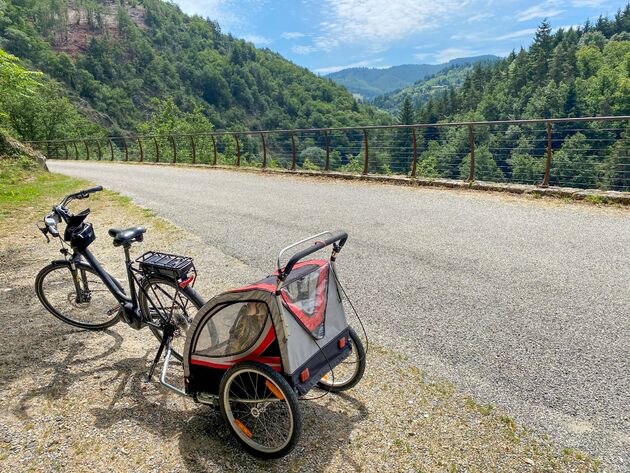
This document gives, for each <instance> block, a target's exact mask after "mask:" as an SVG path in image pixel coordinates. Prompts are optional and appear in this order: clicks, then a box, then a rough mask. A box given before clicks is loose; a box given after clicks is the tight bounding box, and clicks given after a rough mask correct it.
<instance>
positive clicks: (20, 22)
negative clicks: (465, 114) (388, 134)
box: [0, 0, 390, 140]
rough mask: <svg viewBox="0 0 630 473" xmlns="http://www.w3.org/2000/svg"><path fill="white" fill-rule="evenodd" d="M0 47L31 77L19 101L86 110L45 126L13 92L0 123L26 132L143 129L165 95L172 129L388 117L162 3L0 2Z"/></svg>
mask: <svg viewBox="0 0 630 473" xmlns="http://www.w3.org/2000/svg"><path fill="white" fill-rule="evenodd" d="M0 44H1V47H2V48H3V49H4V51H6V52H7V53H9V54H12V55H14V56H16V57H18V58H19V59H20V60H21V62H22V64H23V66H24V67H26V68H28V69H31V70H35V71H39V72H41V73H42V76H41V80H40V81H41V83H42V86H41V87H40V89H39V92H38V94H36V95H33V96H31V97H30V99H29V100H28V102H29V103H28V107H29V108H33V109H39V110H38V111H44V112H45V111H46V109H48V110H51V109H52V110H56V109H58V108H62V109H64V108H65V106H66V105H67V104H66V103H58V100H61V101H62V102H63V101H64V100H65V99H67V100H69V101H70V102H71V103H73V104H74V105H75V109H76V110H77V111H79V112H80V113H81V114H82V115H83V116H85V117H86V118H88V122H86V123H83V125H82V126H79V127H78V128H77V127H76V126H75V124H74V123H73V124H72V126H69V127H65V128H62V129H51V128H50V127H47V126H45V122H46V120H45V119H44V120H39V121H40V122H43V123H38V121H34V120H32V119H30V118H29V117H27V116H24V114H23V113H20V108H21V107H20V104H21V103H22V102H24V100H25V98H24V97H23V96H21V97H20V98H18V99H17V100H15V101H14V102H13V103H10V102H11V101H10V100H5V101H3V107H4V108H5V110H7V111H8V112H9V113H8V115H9V117H12V119H10V120H9V121H8V122H7V121H5V122H4V123H3V126H5V127H10V128H11V129H13V130H14V131H15V132H16V134H17V135H18V137H20V138H22V139H25V140H39V139H51V138H53V137H62V136H78V135H81V134H85V133H88V134H89V135H94V134H95V133H98V132H99V130H100V131H101V133H103V134H111V135H118V134H124V133H127V132H130V133H135V132H140V131H147V126H150V123H152V122H154V120H153V121H152V120H151V117H152V116H153V115H154V114H156V113H157V114H159V113H161V112H162V110H163V109H164V108H165V107H168V106H169V104H170V103H174V104H175V106H176V109H177V119H178V122H179V123H178V124H177V126H176V129H174V130H170V131H173V132H175V131H182V129H186V130H187V131H210V130H211V129H213V128H214V129H230V130H241V129H243V130H244V129H260V128H262V129H270V128H289V127H295V126H298V127H323V126H349V125H358V124H368V123H376V122H380V121H385V122H387V121H388V120H390V119H389V117H388V116H387V114H385V113H382V112H379V111H377V110H376V109H374V108H373V107H369V106H364V105H360V104H357V103H356V101H355V100H354V99H353V97H352V95H351V94H350V93H349V92H348V91H347V90H346V89H344V88H343V87H341V86H338V85H336V84H334V83H333V82H332V81H330V80H327V79H323V78H320V77H317V76H316V75H315V74H313V73H311V72H310V71H308V70H307V69H305V68H302V67H298V66H296V65H295V64H293V63H291V62H289V61H287V60H285V59H284V58H282V57H281V56H280V55H278V54H276V53H274V52H272V51H270V50H267V49H257V48H255V47H254V46H253V45H252V44H251V43H248V42H246V41H244V40H240V39H236V38H234V37H232V36H230V35H226V34H223V33H222V32H221V28H220V26H219V25H218V24H217V23H216V22H214V21H210V20H207V19H203V18H201V17H198V16H188V15H185V14H184V13H182V12H181V11H180V10H179V8H178V7H177V6H176V5H174V4H171V3H167V2H164V1H161V0H139V1H129V0H120V1H113V0H101V1H95V0H74V1H71V0H12V1H10V2H7V1H6V0H0ZM59 97H62V98H59ZM50 104H52V106H50ZM51 113H52V114H54V115H58V112H56V111H55V112H52V111H51ZM89 122H93V123H94V124H95V126H91V125H90V124H89ZM73 129H76V130H77V132H76V134H75V133H72V130H73ZM84 136H85V135H84Z"/></svg>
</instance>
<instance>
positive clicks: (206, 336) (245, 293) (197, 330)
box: [184, 252, 351, 395]
mask: <svg viewBox="0 0 630 473" xmlns="http://www.w3.org/2000/svg"><path fill="white" fill-rule="evenodd" d="M334 254H335V253H334V252H333V255H334ZM289 264H290V263H289ZM289 264H287V266H286V268H285V269H284V270H279V271H277V272H275V273H273V274H272V275H270V276H268V277H266V278H264V279H262V280H260V281H258V282H256V283H254V284H251V285H249V286H246V287H243V288H240V289H234V290H231V291H228V292H225V293H223V294H220V295H218V296H216V297H214V298H213V299H211V300H210V301H208V302H207V303H206V304H205V305H204V306H203V307H202V308H201V309H200V310H199V312H198V313H197V315H196V316H195V320H194V321H193V323H192V325H191V327H190V330H189V332H188V337H187V341H186V347H185V349H184V353H185V354H186V355H185V357H184V375H185V382H186V388H187V392H188V393H189V394H192V395H197V394H202V393H203V394H210V395H215V394H218V391H219V385H220V382H221V378H222V376H223V375H224V373H225V372H226V371H227V370H228V369H229V368H231V367H232V366H234V365H235V364H237V363H240V362H244V361H255V362H259V363H263V364H265V365H267V366H269V367H270V368H272V369H273V370H274V371H276V372H278V373H281V374H282V375H283V377H284V378H285V379H286V380H287V382H288V383H289V385H290V386H291V387H292V388H293V389H294V390H296V391H297V392H298V393H299V394H301V395H304V394H306V393H307V392H308V391H309V390H310V389H311V388H312V387H313V386H314V385H315V384H316V383H317V382H318V381H319V380H320V379H321V378H322V376H324V375H325V374H326V373H328V372H330V371H333V376H334V368H335V367H336V366H337V365H338V364H339V363H340V362H342V361H343V360H344V358H346V357H347V356H348V355H349V354H350V350H351V348H350V343H349V327H348V323H347V321H346V314H345V312H344V308H343V304H342V302H341V294H340V288H339V286H338V282H337V277H336V274H335V268H334V256H333V258H331V260H329V261H326V260H308V261H301V262H294V264H292V265H291V266H289ZM287 269H289V272H287Z"/></svg>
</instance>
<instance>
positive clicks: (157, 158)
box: [153, 136, 160, 163]
mask: <svg viewBox="0 0 630 473" xmlns="http://www.w3.org/2000/svg"><path fill="white" fill-rule="evenodd" d="M153 144H154V145H155V162H156V163H159V162H160V143H158V139H157V137H156V136H154V137H153Z"/></svg>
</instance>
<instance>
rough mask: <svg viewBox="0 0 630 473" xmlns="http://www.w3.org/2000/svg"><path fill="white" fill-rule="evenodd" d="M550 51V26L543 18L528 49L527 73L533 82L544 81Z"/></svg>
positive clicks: (551, 37)
mask: <svg viewBox="0 0 630 473" xmlns="http://www.w3.org/2000/svg"><path fill="white" fill-rule="evenodd" d="M552 51H553V36H552V35H551V25H550V24H549V21H547V19H546V18H545V19H544V20H543V21H542V23H541V24H540V26H539V27H538V29H537V30H536V35H535V36H534V42H533V43H532V45H531V47H530V48H529V68H530V71H529V73H530V78H531V79H532V80H533V81H535V82H538V81H544V80H545V79H546V77H547V72H548V70H549V60H550V59H551V53H552Z"/></svg>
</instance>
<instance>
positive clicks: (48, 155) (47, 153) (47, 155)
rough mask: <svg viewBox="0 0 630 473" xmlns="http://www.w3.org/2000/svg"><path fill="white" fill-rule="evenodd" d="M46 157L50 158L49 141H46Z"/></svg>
mask: <svg viewBox="0 0 630 473" xmlns="http://www.w3.org/2000/svg"><path fill="white" fill-rule="evenodd" d="M46 159H50V141H46Z"/></svg>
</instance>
